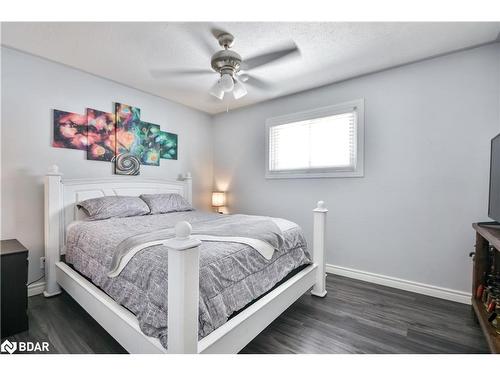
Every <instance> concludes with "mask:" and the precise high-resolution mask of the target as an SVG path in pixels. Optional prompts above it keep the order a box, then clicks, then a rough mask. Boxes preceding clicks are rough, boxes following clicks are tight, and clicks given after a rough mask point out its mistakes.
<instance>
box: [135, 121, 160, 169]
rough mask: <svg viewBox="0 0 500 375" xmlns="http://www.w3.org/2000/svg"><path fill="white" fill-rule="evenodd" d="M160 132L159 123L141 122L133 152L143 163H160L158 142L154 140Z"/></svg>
mask: <svg viewBox="0 0 500 375" xmlns="http://www.w3.org/2000/svg"><path fill="white" fill-rule="evenodd" d="M159 134H160V125H155V124H151V123H149V122H141V126H140V131H139V142H138V144H137V146H136V147H135V149H134V150H133V154H134V155H135V156H137V157H138V158H139V160H140V161H141V164H143V165H155V166H159V165H160V144H159V143H158V142H157V141H156V139H157V137H158V135H159Z"/></svg>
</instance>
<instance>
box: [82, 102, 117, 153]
mask: <svg viewBox="0 0 500 375" xmlns="http://www.w3.org/2000/svg"><path fill="white" fill-rule="evenodd" d="M87 126H88V130H87V138H88V148H87V159H89V160H102V161H111V160H113V157H114V156H115V114H114V113H107V112H101V111H98V110H96V109H91V108H88V109H87Z"/></svg>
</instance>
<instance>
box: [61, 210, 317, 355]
mask: <svg viewBox="0 0 500 375" xmlns="http://www.w3.org/2000/svg"><path fill="white" fill-rule="evenodd" d="M217 217H219V214H213V213H206V212H199V211H188V212H175V213H168V214H162V215H146V216H135V217H127V218H112V219H107V220H99V221H81V222H76V223H73V224H72V225H71V226H70V227H69V228H68V229H67V233H66V245H65V246H66V248H65V250H66V262H67V263H69V264H71V265H72V266H73V267H74V268H75V269H76V270H77V271H78V272H80V273H81V274H83V275H84V276H85V277H87V278H88V279H89V280H91V281H92V282H93V283H94V284H95V285H96V286H98V287H99V288H101V289H102V290H103V291H104V292H106V293H107V294H108V295H109V296H110V297H111V298H113V299H114V300H115V301H116V302H117V303H119V304H121V305H123V306H124V307H126V308H127V309H128V310H130V311H131V312H132V313H133V314H134V315H135V316H136V317H137V319H138V321H139V326H140V328H141V330H142V332H143V333H144V334H146V335H148V336H152V337H156V338H158V339H159V340H160V342H161V343H162V345H163V346H164V347H165V348H166V347H167V337H168V329H167V307H168V306H167V305H168V304H167V301H168V298H167V296H168V277H167V275H168V274H167V265H168V251H167V249H166V247H165V246H163V245H157V246H152V247H149V248H147V249H144V250H142V251H141V252H139V253H137V254H136V255H135V256H134V257H133V258H132V259H131V260H130V261H129V262H128V264H127V266H126V267H125V268H124V269H123V271H121V273H120V274H119V275H118V276H117V277H114V278H110V277H108V276H107V274H108V272H109V271H110V267H111V264H112V259H113V255H114V253H115V251H116V248H117V246H118V245H119V244H120V243H121V242H122V241H124V240H125V239H127V238H129V237H130V236H134V235H138V234H142V233H146V232H149V231H154V230H160V229H164V228H168V227H173V226H175V224H176V223H177V222H178V221H181V220H185V221H188V222H190V223H196V222H202V221H206V220H213V219H215V218H217ZM283 239H284V242H283V246H282V247H281V248H280V249H279V250H276V251H275V252H274V254H273V256H272V258H271V259H269V260H268V259H265V258H264V257H263V256H262V255H261V254H259V253H258V252H257V250H255V249H254V248H252V247H250V246H248V245H246V244H242V243H232V242H202V244H201V246H200V300H199V330H198V332H199V338H200V339H201V338H203V337H205V336H207V335H208V334H210V333H211V332H213V331H214V330H215V329H217V328H218V327H220V326H221V325H223V324H224V323H225V322H226V321H227V320H228V319H229V318H230V317H231V316H232V315H234V313H236V312H238V311H240V310H241V309H243V308H244V307H245V306H247V305H249V304H250V303H251V302H252V301H254V300H256V299H258V298H259V297H260V296H262V295H263V294H265V293H267V292H268V291H270V290H271V289H272V288H273V287H274V286H275V285H276V284H278V283H279V282H280V281H282V280H283V279H284V278H286V277H287V275H288V274H290V273H291V272H292V271H294V270H296V269H298V268H299V267H303V266H305V265H307V264H310V256H309V254H308V252H307V245H306V241H305V239H304V236H303V232H302V230H301V229H300V228H299V227H298V226H293V225H291V226H289V227H288V228H287V229H286V230H284V231H283Z"/></svg>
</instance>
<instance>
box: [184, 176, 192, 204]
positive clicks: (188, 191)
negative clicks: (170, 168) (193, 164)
mask: <svg viewBox="0 0 500 375" xmlns="http://www.w3.org/2000/svg"><path fill="white" fill-rule="evenodd" d="M184 181H186V188H185V189H186V192H185V194H186V199H187V201H188V202H189V204H190V205H193V177H192V176H191V172H188V173H186V175H185V176H184Z"/></svg>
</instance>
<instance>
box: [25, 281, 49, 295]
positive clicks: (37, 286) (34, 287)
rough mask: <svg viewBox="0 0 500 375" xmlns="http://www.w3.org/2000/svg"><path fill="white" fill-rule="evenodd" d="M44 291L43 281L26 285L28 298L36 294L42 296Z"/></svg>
mask: <svg viewBox="0 0 500 375" xmlns="http://www.w3.org/2000/svg"><path fill="white" fill-rule="evenodd" d="M44 290H45V281H43V280H41V281H37V282H36V283H33V284H31V285H28V297H31V296H36V295H37V294H42V293H43V291H44Z"/></svg>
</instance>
